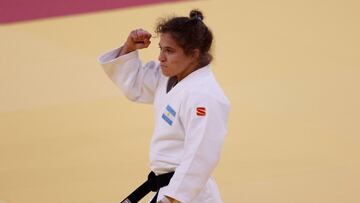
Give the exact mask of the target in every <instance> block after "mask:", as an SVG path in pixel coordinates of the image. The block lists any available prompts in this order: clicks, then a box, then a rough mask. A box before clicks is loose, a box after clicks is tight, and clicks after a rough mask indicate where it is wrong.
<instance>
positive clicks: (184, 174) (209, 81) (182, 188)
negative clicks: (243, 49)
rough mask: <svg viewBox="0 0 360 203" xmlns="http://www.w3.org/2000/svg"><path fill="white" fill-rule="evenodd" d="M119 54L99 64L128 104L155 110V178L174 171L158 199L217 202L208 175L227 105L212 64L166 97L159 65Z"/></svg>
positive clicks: (221, 138)
mask: <svg viewBox="0 0 360 203" xmlns="http://www.w3.org/2000/svg"><path fill="white" fill-rule="evenodd" d="M118 53H119V49H115V50H112V51H109V52H107V53H105V54H103V55H101V56H100V57H99V59H98V61H99V62H100V63H101V65H102V67H103V69H104V71H105V73H106V74H107V75H108V76H109V78H110V79H111V80H112V81H113V82H114V83H115V84H116V85H117V86H118V87H119V88H120V89H121V90H122V91H123V93H124V94H125V95H126V97H127V98H128V99H130V100H131V101H134V102H140V103H148V104H153V106H154V107H155V119H156V121H155V129H154V132H153V135H152V140H151V144H150V169H151V170H152V171H154V172H155V173H156V174H163V173H167V172H171V171H175V173H174V175H173V177H172V179H171V181H170V183H169V185H168V186H166V187H163V188H161V189H160V191H159V198H158V199H161V198H162V197H163V196H164V195H166V196H170V197H172V198H175V199H177V200H178V201H180V202H182V203H221V202H222V200H221V198H220V195H219V191H218V188H217V186H216V183H215V181H214V180H213V178H212V177H211V173H212V171H213V169H214V168H215V166H216V165H217V163H218V161H219V159H220V154H221V149H222V146H223V142H224V137H225V135H226V133H227V123H228V113H229V108H230V103H229V101H228V99H227V98H226V96H225V95H224V93H223V91H222V89H221V88H220V86H219V84H218V83H217V81H216V79H215V77H214V75H213V73H212V71H211V68H210V65H208V66H205V67H202V68H200V69H197V70H196V71H194V72H192V73H191V74H189V75H188V76H186V77H185V78H184V79H182V80H181V81H180V82H178V83H177V84H176V86H174V87H173V88H172V89H171V90H170V91H169V92H167V85H168V82H169V77H166V76H165V75H163V74H162V72H161V69H160V65H159V63H158V62H155V61H151V62H148V63H146V64H145V65H143V64H142V62H141V61H140V59H139V55H138V52H137V51H134V52H130V53H128V54H125V55H121V56H119V57H117V58H116V56H117V54H118Z"/></svg>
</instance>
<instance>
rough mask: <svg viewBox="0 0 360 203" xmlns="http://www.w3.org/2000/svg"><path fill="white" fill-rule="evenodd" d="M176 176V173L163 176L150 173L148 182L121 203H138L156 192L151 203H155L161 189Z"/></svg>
mask: <svg viewBox="0 0 360 203" xmlns="http://www.w3.org/2000/svg"><path fill="white" fill-rule="evenodd" d="M173 175H174V172H170V173H165V174H161V175H158V176H157V175H155V173H154V172H152V171H151V172H150V173H149V175H148V179H147V181H145V182H144V183H143V184H142V185H140V187H138V188H137V189H136V190H134V192H132V193H131V194H130V195H129V196H127V197H126V198H125V199H124V200H123V201H121V203H136V202H138V201H140V200H141V199H142V198H143V197H145V196H146V195H147V194H149V192H150V191H153V192H156V195H155V197H154V198H153V199H152V200H151V202H150V203H155V202H156V200H157V196H158V193H159V189H160V188H162V187H164V186H167V185H168V184H169V182H170V179H171V177H172V176H173Z"/></svg>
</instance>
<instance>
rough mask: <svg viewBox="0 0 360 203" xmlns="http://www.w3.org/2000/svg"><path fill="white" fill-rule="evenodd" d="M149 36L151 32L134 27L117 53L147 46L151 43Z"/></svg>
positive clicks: (125, 52) (124, 52) (121, 53)
mask: <svg viewBox="0 0 360 203" xmlns="http://www.w3.org/2000/svg"><path fill="white" fill-rule="evenodd" d="M150 38H151V34H150V33H149V32H148V31H146V30H143V29H136V30H133V31H131V32H130V34H129V36H128V38H127V40H126V42H125V44H124V45H123V47H122V49H121V51H120V54H119V55H123V54H127V53H129V52H132V51H135V50H137V49H144V48H147V47H149V45H150V43H151V41H150Z"/></svg>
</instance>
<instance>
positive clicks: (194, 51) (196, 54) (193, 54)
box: [191, 49, 200, 59]
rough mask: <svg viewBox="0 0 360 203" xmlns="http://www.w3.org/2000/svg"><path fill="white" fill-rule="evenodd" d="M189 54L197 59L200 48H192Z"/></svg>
mask: <svg viewBox="0 0 360 203" xmlns="http://www.w3.org/2000/svg"><path fill="white" fill-rule="evenodd" d="M191 56H192V57H193V58H194V59H199V57H200V50H199V49H194V50H193V51H192V54H191Z"/></svg>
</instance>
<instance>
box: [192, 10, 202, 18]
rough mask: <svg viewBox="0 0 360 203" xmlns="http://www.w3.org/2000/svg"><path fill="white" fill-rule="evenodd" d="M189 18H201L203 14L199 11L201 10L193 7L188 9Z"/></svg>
mask: <svg viewBox="0 0 360 203" xmlns="http://www.w3.org/2000/svg"><path fill="white" fill-rule="evenodd" d="M190 18H196V19H198V20H203V19H204V16H203V14H202V13H201V11H199V10H197V9H195V10H191V11H190Z"/></svg>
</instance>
